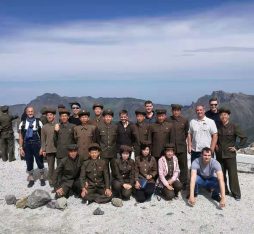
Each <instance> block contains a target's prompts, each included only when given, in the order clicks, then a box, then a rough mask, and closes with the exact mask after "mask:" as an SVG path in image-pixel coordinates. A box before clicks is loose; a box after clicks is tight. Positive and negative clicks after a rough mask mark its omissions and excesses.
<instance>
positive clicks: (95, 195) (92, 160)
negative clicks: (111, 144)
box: [80, 143, 112, 204]
mask: <svg viewBox="0 0 254 234" xmlns="http://www.w3.org/2000/svg"><path fill="white" fill-rule="evenodd" d="M88 151H89V159H88V160H87V161H84V163H83V165H82V168H81V174H80V183H81V188H82V191H81V197H82V198H83V200H84V201H85V202H86V203H87V204H89V203H92V202H96V203H107V202H110V201H111V198H112V192H111V190H110V184H109V172H108V166H107V163H106V162H105V160H102V159H100V158H99V156H100V152H101V148H100V146H99V145H98V144H96V143H93V144H91V145H90V146H89V148H88Z"/></svg>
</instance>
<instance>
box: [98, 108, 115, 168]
mask: <svg viewBox="0 0 254 234" xmlns="http://www.w3.org/2000/svg"><path fill="white" fill-rule="evenodd" d="M102 116H103V123H102V124H100V125H99V126H98V143H99V145H100V147H101V158H102V159H104V160H105V161H106V165H108V166H109V164H110V166H111V167H112V160H113V159H114V158H116V157H117V148H116V136H117V126H116V125H115V124H113V123H112V120H113V117H114V112H113V111H112V110H111V109H106V110H104V111H103V113H102Z"/></svg>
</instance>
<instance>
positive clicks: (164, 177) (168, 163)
mask: <svg viewBox="0 0 254 234" xmlns="http://www.w3.org/2000/svg"><path fill="white" fill-rule="evenodd" d="M158 166H159V178H158V180H157V184H158V186H159V187H161V188H162V197H163V198H164V199H165V200H172V199H173V198H174V197H175V198H178V193H179V191H180V190H181V189H182V184H181V182H180V181H179V174H180V170H179V165H178V160H177V157H176V156H175V152H174V144H166V145H165V148H164V154H163V156H162V157H161V158H160V159H159V162H158Z"/></svg>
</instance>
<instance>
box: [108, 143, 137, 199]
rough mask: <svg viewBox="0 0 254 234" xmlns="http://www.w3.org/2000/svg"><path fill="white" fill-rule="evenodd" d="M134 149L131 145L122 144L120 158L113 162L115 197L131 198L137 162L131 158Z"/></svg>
mask: <svg viewBox="0 0 254 234" xmlns="http://www.w3.org/2000/svg"><path fill="white" fill-rule="evenodd" d="M131 153H132V149H131V147H130V146H127V145H121V146H120V155H121V157H120V158H119V159H115V160H114V162H113V170H112V171H113V181H112V189H113V193H114V196H115V197H118V198H122V199H123V200H129V199H130V196H131V194H132V188H133V187H134V179H135V178H134V177H135V163H134V161H133V160H132V159H131V158H130V157H131Z"/></svg>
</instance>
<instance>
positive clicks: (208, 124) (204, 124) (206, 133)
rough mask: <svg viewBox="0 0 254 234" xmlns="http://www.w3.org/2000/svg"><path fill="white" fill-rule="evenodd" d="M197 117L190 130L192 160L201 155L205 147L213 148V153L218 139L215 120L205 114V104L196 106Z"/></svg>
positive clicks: (191, 122)
mask: <svg viewBox="0 0 254 234" xmlns="http://www.w3.org/2000/svg"><path fill="white" fill-rule="evenodd" d="M196 114H197V118H196V119H192V120H191V121H190V128H189V131H188V152H189V153H190V154H191V162H193V161H194V160H195V159H196V158H199V157H200V156H201V151H202V149H203V148H205V147H208V148H211V150H212V154H213V153H214V149H215V146H216V143H217V139H218V132H217V127H216V124H215V122H214V121H213V120H212V119H209V118H207V117H206V116H205V108H204V106H203V105H197V106H196Z"/></svg>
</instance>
